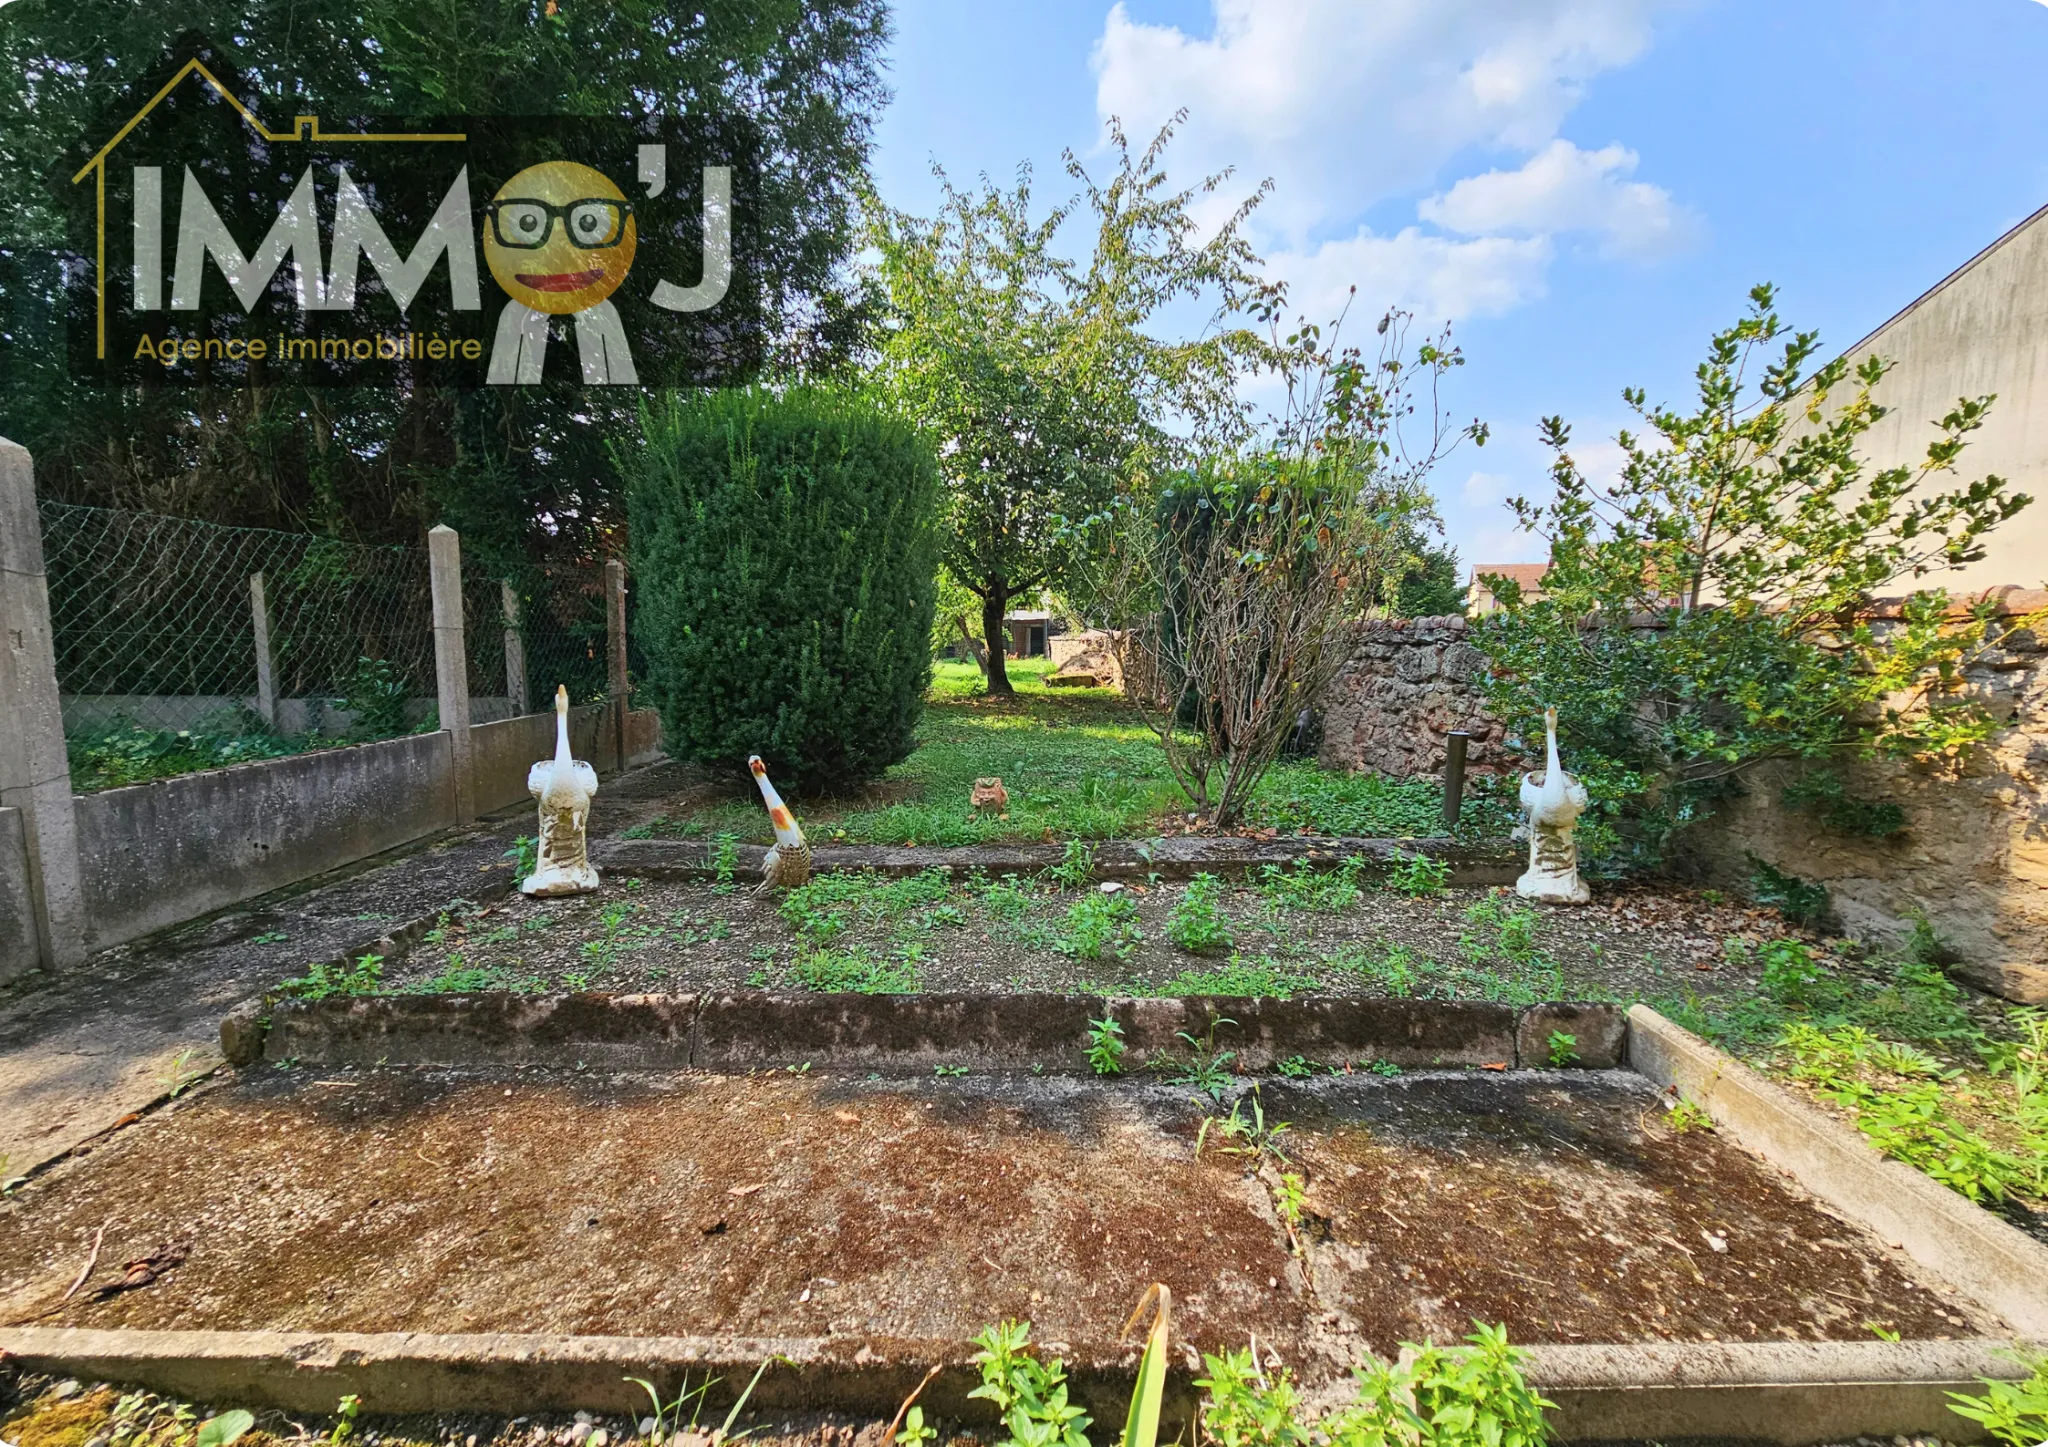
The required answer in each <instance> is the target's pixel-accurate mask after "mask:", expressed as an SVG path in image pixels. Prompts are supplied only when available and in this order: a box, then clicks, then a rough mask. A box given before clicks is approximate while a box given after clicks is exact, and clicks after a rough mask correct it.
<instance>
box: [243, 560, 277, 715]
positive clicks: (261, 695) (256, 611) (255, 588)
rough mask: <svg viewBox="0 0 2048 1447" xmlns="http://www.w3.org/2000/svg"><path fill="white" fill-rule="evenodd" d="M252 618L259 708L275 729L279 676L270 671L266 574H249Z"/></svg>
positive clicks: (257, 705) (268, 606)
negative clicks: (254, 630)
mask: <svg viewBox="0 0 2048 1447" xmlns="http://www.w3.org/2000/svg"><path fill="white" fill-rule="evenodd" d="M249 621H250V623H251V624H253V625H254V626H255V629H256V712H258V713H260V714H262V715H263V722H264V723H265V724H267V725H268V726H269V727H270V728H271V729H272V730H273V731H275V730H276V728H277V680H276V678H275V677H274V676H273V675H272V674H271V671H270V605H269V603H268V602H266V601H265V599H264V596H263V575H262V574H261V573H251V574H250V575H249Z"/></svg>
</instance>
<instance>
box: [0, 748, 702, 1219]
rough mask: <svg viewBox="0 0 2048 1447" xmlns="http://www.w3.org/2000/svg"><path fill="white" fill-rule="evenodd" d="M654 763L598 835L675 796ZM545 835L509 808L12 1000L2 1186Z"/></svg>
mask: <svg viewBox="0 0 2048 1447" xmlns="http://www.w3.org/2000/svg"><path fill="white" fill-rule="evenodd" d="M681 773H682V771H681V770H679V769H677V768H676V767H675V766H673V765H661V764H658V765H655V766H653V767H651V768H646V769H641V770H639V771H637V772H635V773H633V774H630V775H627V776H625V777H623V778H614V779H608V780H606V781H605V783H604V787H603V788H602V789H600V790H599V793H598V796H597V806H596V808H595V810H594V811H593V832H597V833H600V834H610V833H614V832H616V831H618V830H620V829H624V828H627V827H630V826H631V825H632V824H634V823H637V822H639V821H640V820H641V819H643V818H644V817H646V816H647V815H648V814H649V813H651V812H653V811H654V810H655V809H658V808H659V807H660V805H661V803H662V802H663V801H665V800H668V799H670V798H673V797H674V796H675V794H676V791H677V788H678V776H679V775H680V774H681ZM532 832H533V818H532V815H531V814H530V813H529V812H528V811H527V810H526V809H524V808H521V809H517V810H508V811H505V812H503V813H501V814H499V815H496V816H494V817H493V818H492V819H490V820H487V821H485V822H484V823H483V824H481V825H479V826H478V827H476V828H472V829H465V830H457V831H451V832H449V833H446V834H443V835H440V836H437V837H436V838H433V839H429V840H424V841H421V842H420V843H419V844H416V845H413V846H411V847H410V848H409V849H408V850H407V851H405V852H404V853H403V854H401V855H399V856H397V857H393V856H392V855H384V856H381V857H379V858H377V859H373V860H367V861H364V862H363V863H360V864H357V865H352V866H350V867H349V868H347V869H345V870H337V871H335V872H334V873H332V874H328V875H324V876H322V877H321V878H319V879H315V880H309V881H306V882H304V883H302V884H298V885H294V886H293V887H291V888H290V889H285V890H279V891H276V892H274V893H271V894H268V895H264V896H262V897H261V898H258V899H254V900H250V901H248V902H246V903H244V904H240V905H237V906H235V907H234V908H232V909H228V910H224V911H221V912H219V913H217V914H213V915H210V916H207V917H205V918H202V919H199V920H195V921H193V922H192V923H190V924H186V925H180V926H177V927H176V928H174V929H170V930H166V931H163V932H162V933H159V934H156V935H152V936H150V937H148V938H146V939H142V940H138V941H135V942H134V943H132V944H127V945H121V946H118V947H116V948H114V949H111V950H104V951H102V952H100V953H99V954H97V955H95V956H93V957H92V958H91V959H90V960H88V961H87V962H86V963H85V965H84V966H83V967H82V968H81V969H79V970H76V971H71V972H67V973H64V974H61V975H56V976H51V975H46V974H42V973H40V972H32V973H30V974H28V975H25V976H22V977H20V978H18V979H16V980H14V981H12V982H11V983H9V984H8V985H7V986H5V987H0V1180H5V1179H7V1178H9V1177H12V1176H19V1175H22V1174H25V1173H27V1172H29V1171H31V1170H34V1169H36V1168H37V1167H38V1166H40V1165H41V1164H43V1163H44V1162H46V1161H48V1160H50V1159H51V1158H53V1157H55V1156H59V1155H62V1154H63V1153H64V1152H66V1151H68V1150H71V1149H73V1148H74V1147H76V1146H77V1145H78V1144H79V1143H80V1142H82V1141H86V1140H88V1139H90V1138H91V1137H93V1136H95V1135H98V1134H99V1133H100V1132H102V1131H105V1130H107V1129H108V1128H109V1127H111V1126H113V1125H114V1124H116V1123H117V1122H118V1121H120V1120H122V1119H123V1118H124V1117H126V1116H129V1115H131V1114H133V1113H134V1112H137V1111H141V1110H145V1109H147V1108H148V1107H149V1106H150V1105H151V1104H152V1103H154V1102H157V1101H159V1100H161V1099H162V1097H163V1096H164V1095H165V1094H166V1093H168V1092H169V1091H170V1090H171V1089H173V1088H174V1086H176V1085H177V1084H178V1083H179V1082H180V1081H181V1080H187V1079H190V1078H191V1077H193V1076H195V1075H197V1074H199V1073H202V1072H205V1071H207V1070H210V1069H212V1068H213V1067H214V1066H215V1065H217V1064H218V1063H219V1060H220V1055H219V1050H218V1044H219V1026H220V1018H221V1016H222V1015H224V1014H225V1013H227V1011H228V1010H229V1009H231V1008H232V1007H233V1006H235V1005H236V1004H238V1003H240V1002H241V1001H243V1000H246V999H249V998H251V997H252V996H254V995H256V994H258V993H260V992H261V991H262V990H264V989H266V988H268V987H269V986H271V985H273V984H275V983H276V982H277V981H278V979H279V978H281V977H283V976H288V975H292V974H296V973H298V972H300V971H301V970H303V969H304V967H305V966H306V965H307V964H309V963H311V962H312V961H315V960H331V959H339V958H342V957H343V956H348V955H358V954H362V953H365V952H367V951H369V950H370V949H372V948H373V946H374V945H375V943H376V941H377V939H378V938H379V937H380V936H382V935H384V934H386V933H387V932H389V931H390V930H391V929H393V928H394V927H395V926H397V925H399V924H401V923H403V922H404V921H406V920H409V919H414V918H417V917H418V916H420V915H424V914H431V913H433V912H434V911H436V910H439V909H442V908H444V907H446V906H447V905H448V904H450V903H451V902H452V901H454V900H456V899H465V898H466V899H478V898H482V897H490V896H493V895H495V894H499V893H502V892H503V891H504V890H505V889H506V887H507V885H508V883H509V881H510V879H511V864H510V861H508V860H507V859H506V858H505V857H504V854H505V850H506V848H507V846H508V845H509V844H510V843H511V842H512V840H513V839H514V838H516V837H518V836H519V835H520V834H522V833H526V834H530V833H532Z"/></svg>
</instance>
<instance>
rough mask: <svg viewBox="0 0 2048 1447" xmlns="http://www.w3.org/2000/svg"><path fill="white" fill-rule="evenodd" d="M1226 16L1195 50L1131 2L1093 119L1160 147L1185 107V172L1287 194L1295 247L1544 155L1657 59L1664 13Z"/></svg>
mask: <svg viewBox="0 0 2048 1447" xmlns="http://www.w3.org/2000/svg"><path fill="white" fill-rule="evenodd" d="M1211 3H1212V4H1213V5H1214V7H1215V26H1214V34H1213V36H1212V37H1211V38H1208V39H1196V38H1194V37H1191V36H1189V35H1187V34H1185V33H1184V32H1182V31H1181V30H1179V29H1177V28H1176V27H1173V26H1169V25H1141V24H1137V23H1135V22H1133V21H1132V20H1131V18H1130V15H1129V12H1127V11H1126V10H1125V9H1124V6H1123V4H1122V3H1121V0H1118V3H1117V4H1116V5H1115V6H1114V7H1112V9H1111V10H1110V12H1109V18H1108V20H1107V22H1106V24H1105V25H1104V27H1103V33H1102V37H1101V39H1100V40H1099V41H1097V43H1096V51H1095V67H1096V97H1095V103H1096V109H1097V111H1098V112H1099V113H1100V114H1101V115H1102V116H1103V117H1105V118H1107V117H1109V116H1120V117H1122V119H1123V121H1124V124H1125V126H1126V127H1127V128H1128V129H1129V130H1130V131H1131V132H1132V133H1133V134H1134V135H1149V134H1150V133H1151V132H1152V131H1153V130H1154V129H1155V128H1157V127H1158V126H1159V125H1160V124H1161V123H1162V122H1164V121H1165V120H1166V119H1167V118H1168V117H1169V116H1171V115H1172V114H1173V113H1174V112H1175V111H1176V110H1178V109H1180V108H1181V107H1183V106H1185V107H1187V108H1188V109H1189V111H1190V115H1189V118H1188V123H1187V126H1186V128H1185V130H1184V131H1183V133H1182V137H1183V139H1182V142H1181V143H1180V149H1181V158H1182V164H1195V165H1201V166H1203V167H1205V168H1206V169H1209V170H1216V169H1220V168H1221V167H1222V166H1225V165H1235V166H1236V167H1237V170H1238V173H1239V175H1240V176H1242V177H1244V178H1246V179H1248V180H1251V181H1256V180H1257V179H1259V178H1260V177H1264V176H1271V177H1273V179H1274V181H1275V183H1276V188H1275V194H1274V196H1273V198H1272V200H1271V202H1270V203H1269V209H1268V211H1267V220H1268V221H1269V222H1270V223H1272V224H1274V225H1277V226H1279V227H1280V228H1282V229H1283V230H1284V231H1286V232H1287V233H1288V234H1289V235H1290V237H1292V238H1293V239H1295V240H1297V241H1298V240H1299V239H1300V238H1301V237H1302V236H1305V235H1306V233H1307V232H1308V231H1310V230H1311V229H1313V228H1314V227H1315V226H1317V225H1318V224H1319V223H1321V222H1322V221H1323V220H1324V219H1325V218H1326V217H1327V216H1328V215H1329V214H1330V212H1331V210H1332V206H1331V202H1332V200H1333V198H1334V197H1335V196H1336V195H1337V194H1338V193H1340V192H1342V193H1346V194H1347V195H1348V196H1349V197H1350V198H1351V199H1352V200H1353V201H1354V202H1355V203H1357V204H1361V205H1363V204H1370V203H1371V202H1372V201H1374V200H1377V199H1380V198H1382V197H1385V196H1389V195H1397V194H1400V193H1402V192H1404V191H1410V190H1414V189H1415V188H1417V187H1421V186H1427V185H1429V184H1430V183H1431V182H1433V181H1434V180H1435V179H1436V177H1437V174H1438V171H1439V170H1440V168H1441V167H1443V166H1444V165H1445V164H1446V163H1447V162H1448V161H1450V160H1451V159H1452V158H1453V157H1455V156H1456V155H1457V154H1458V153H1459V152H1460V151H1463V150H1466V149H1468V148H1470V147H1475V146H1478V147H1486V148H1509V149H1513V150H1518V151H1533V150H1535V149H1536V148H1538V147H1540V146H1542V145H1543V144H1544V143H1545V142H1547V141H1548V140H1549V139H1550V138H1551V137H1552V136H1554V135H1556V134H1557V128H1558V127H1559V125H1561V124H1562V123H1563V121H1564V118H1565V116H1566V115H1567V114H1568V113H1569V112H1570V111H1571V109H1572V107H1573V106H1574V105H1576V104H1577V103H1578V100H1579V97H1580V94H1581V93H1582V91H1583V89H1584V86H1585V83H1586V82H1587V81H1588V80H1590V79H1591V78H1592V77H1593V76H1595V75H1597V74H1599V73H1600V72H1601V71H1604V70H1609V69H1612V68H1613V67H1615V66H1619V65H1625V64H1627V63H1628V62H1629V61H1631V60H1633V59H1634V58H1635V57H1636V56H1637V55H1638V54H1640V53H1641V52H1642V50H1643V48H1644V47H1645V46H1646V45H1647V44H1648V43H1649V24H1648V20H1647V12H1648V11H1649V9H1650V8H1651V5H1652V3H1653V0H1373V3H1370V4H1363V3H1360V0H1211ZM1337 209H1338V210H1339V211H1340V212H1342V211H1343V210H1344V209H1345V208H1343V207H1341V206H1340V207H1338V208H1337Z"/></svg>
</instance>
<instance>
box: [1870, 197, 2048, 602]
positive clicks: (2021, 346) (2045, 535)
mask: <svg viewBox="0 0 2048 1447" xmlns="http://www.w3.org/2000/svg"><path fill="white" fill-rule="evenodd" d="M1873 352H1875V353H1876V354H1877V355H1879V356H1881V357H1884V358H1887V359H1888V360H1890V361H1891V362H1893V363H1894V364H1895V365H1894V367H1893V369H1892V371H1891V372H1890V373H1889V374H1888V375H1887V376H1886V377H1885V379H1884V381H1883V382H1882V383H1881V384H1880V385H1879V386H1878V388H1877V390H1876V393H1875V394H1874V395H1875V396H1876V399H1877V400H1878V401H1879V402H1880V403H1882V404H1883V405H1884V406H1885V407H1887V408H1889V409H1890V412H1889V415H1887V416H1886V417H1884V418H1883V419H1882V420H1880V421H1879V422H1878V424H1877V425H1876V426H1875V427H1873V428H1872V429H1871V430H1870V431H1869V432H1868V433H1866V434H1865V436H1864V452H1865V454H1866V456H1867V457H1868V459H1869V460H1870V462H1871V463H1872V465H1873V466H1877V467H1891V466H1900V465H1903V466H1912V465H1915V464H1917V463H1919V462H1922V461H1924V460H1925V459H1926V456H1927V444H1928V443H1929V442H1930V441H1932V440H1933V439H1934V437H1935V435H1936V434H1935V424H1936V423H1938V422H1939V421H1940V420H1941V419H1942V418H1943V417H1945V416H1946V415H1948V413H1949V412H1950V411H1951V410H1952V409H1953V408H1954V406H1955V404H1956V399H1957V398H1959V397H1978V396H1982V395H1984V394H1985V393H1992V392H1995V393H1997V394H1998V400H1997V401H1996V402H1994V403H1993V404H1992V406H1991V415H1990V419H1989V420H1988V421H1987V422H1986V423H1985V424H1984V426H1983V427H1982V428H1981V429H1980V430H1978V431H1977V432H1976V433H1974V434H1972V436H1971V439H1970V443H1969V445H1968V446H1967V447H1965V448H1964V449H1963V454H1962V456H1961V458H1959V459H1958V461H1957V464H1956V471H1955V472H1954V473H1953V474H1949V475H1948V478H1947V480H1946V481H1943V480H1941V479H1940V478H1937V479H1936V480H1935V482H1934V486H1935V488H1936V489H1937V490H1946V488H1947V487H1948V486H1952V485H1954V484H1955V483H1957V482H1966V481H1974V480H1975V479H1977V478H1979V477H1982V476H1984V475H1985V474H1986V473H1996V474H1998V475H1999V476H2000V477H2003V478H2005V479H2006V481H2007V482H2008V483H2010V484H2011V485H2012V487H2013V488H2014V489H2015V490H2016V491H2019V492H2023V493H2028V494H2030V495H2032V496H2033V498H2034V499H2035V501H2034V503H2033V505H2032V506H2030V507H2028V508H2026V509H2025V510H2023V511H2022V512H2021V513H2020V514H2019V515H2018V516H2017V517H2015V518H2013V519H2012V520H2011V521H2010V522H2008V523H2006V524H2005V525H2004V526H2002V527H2000V528H1999V529H1998V530H1997V531H1995V532H1993V533H1992V534H1991V536H1990V537H1989V538H1988V539H1987V540H1986V553H1985V556H1984V558H1983V559H1982V560H1981V561H1979V562H1975V563H1971V564H1969V565H1967V566H1966V567H1963V568H1960V569H1954V570H1949V571H1945V572H1942V573H1939V574H1931V575H1929V576H1928V577H1927V578H1926V579H1924V580H1922V582H1921V584H1920V586H1922V587H1936V586H1938V587H1945V588H1947V589H1948V590H1949V591H1950V592H1951V593H1962V592H1966V591H1975V590H1981V589H1984V588H1991V587H1997V586H1999V585H2001V584H2007V583H2013V584H2018V585H2019V586H2021V587H2025V588H2040V587H2043V586H2048V207H2044V208H2042V209H2041V210H2040V211H2037V212H2035V213H2034V214H2033V215H2032V216H2029V217H2028V218H2027V219H2026V220H2025V221H2022V222H2021V223H2020V224H2019V225H2018V226H2015V227H2014V228H2013V229H2012V230H2010V231H2008V232H2007V233H2006V234H2005V235H2003V236H2001V237H2000V238H1999V239H1998V240H1996V241H1994V242H1993V243H1992V244H1991V245H1990V246H1988V247H1986V248H1985V249H1984V250H1983V251H1981V252H1979V253H1978V254H1977V255H1976V256H1975V257H1973V258H1971V259H1970V261H1969V262H1967V263H1966V264H1965V265H1964V266H1963V267H1962V268H1961V269H1960V270H1958V271H1956V272H1955V273H1954V274H1953V275H1951V276H1950V277H1948V278H1947V279H1946V280H1944V281H1943V282H1941V283H1940V284H1939V285H1938V286H1936V287H1935V288H1934V289H1933V290H1931V291H1929V292H1928V293H1927V294H1926V295H1924V296H1922V297H1921V298H1919V300H1917V301H1915V302H1914V303H1913V304H1912V305H1911V306H1909V307H1907V308H1906V309H1905V310H1904V311H1902V312H1900V313H1899V314H1898V315H1897V316H1895V317H1893V318H1892V319H1891V320H1890V321H1888V322H1886V323H1885V324H1884V325H1883V326H1881V327H1879V328H1878V329H1877V330H1876V331H1875V332H1872V333H1871V334H1870V335H1869V336H1867V337H1865V338H1864V339H1863V340H1862V341H1860V342H1858V343H1857V344H1856V345H1855V346H1853V347H1850V348H1849V349H1848V351H1847V353H1846V355H1847V356H1848V357H1850V358H1851V359H1852V360H1853V361H1861V360H1862V359H1863V358H1865V357H1868V356H1869V355H1870V354H1871V353H1873Z"/></svg>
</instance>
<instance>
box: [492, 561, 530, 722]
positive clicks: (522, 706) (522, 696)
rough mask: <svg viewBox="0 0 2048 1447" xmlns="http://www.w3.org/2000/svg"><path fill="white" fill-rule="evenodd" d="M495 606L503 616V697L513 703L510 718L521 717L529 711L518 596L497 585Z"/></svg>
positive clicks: (505, 585) (524, 638)
mask: <svg viewBox="0 0 2048 1447" xmlns="http://www.w3.org/2000/svg"><path fill="white" fill-rule="evenodd" d="M498 606H499V608H500V610H501V611H503V613H504V615H505V696H506V697H507V698H508V699H509V700H510V701H511V704H512V717H514V718H522V717H524V716H525V715H526V714H527V713H529V712H530V711H531V710H529V709H528V707H527V696H526V637H525V635H524V634H522V633H521V632H520V631H519V594H518V593H517V592H516V591H514V589H513V587H512V585H511V584H510V583H500V584H498Z"/></svg>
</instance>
